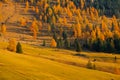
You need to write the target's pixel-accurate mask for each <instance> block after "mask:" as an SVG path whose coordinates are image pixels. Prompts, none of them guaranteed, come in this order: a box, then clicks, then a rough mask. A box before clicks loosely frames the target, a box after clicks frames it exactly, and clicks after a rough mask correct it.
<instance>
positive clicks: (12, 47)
mask: <svg viewBox="0 0 120 80" xmlns="http://www.w3.org/2000/svg"><path fill="white" fill-rule="evenodd" d="M7 48H8V50H10V51H14V52H15V51H16V39H15V38H11V39H10V40H9V45H8V47H7Z"/></svg>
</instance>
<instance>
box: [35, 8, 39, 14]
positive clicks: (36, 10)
mask: <svg viewBox="0 0 120 80" xmlns="http://www.w3.org/2000/svg"><path fill="white" fill-rule="evenodd" d="M35 12H36V13H37V14H38V13H39V8H38V6H36V7H35Z"/></svg>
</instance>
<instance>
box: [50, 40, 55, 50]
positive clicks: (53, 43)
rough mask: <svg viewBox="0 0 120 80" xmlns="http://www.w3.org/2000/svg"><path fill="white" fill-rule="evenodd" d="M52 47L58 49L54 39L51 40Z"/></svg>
mask: <svg viewBox="0 0 120 80" xmlns="http://www.w3.org/2000/svg"><path fill="white" fill-rule="evenodd" d="M50 46H51V47H53V48H55V47H57V42H56V41H55V40H54V38H53V39H52V40H51V45H50Z"/></svg>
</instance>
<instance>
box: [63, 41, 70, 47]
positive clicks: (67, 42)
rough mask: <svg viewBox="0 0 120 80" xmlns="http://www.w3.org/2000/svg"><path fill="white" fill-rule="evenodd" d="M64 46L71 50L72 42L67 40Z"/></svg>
mask: <svg viewBox="0 0 120 80" xmlns="http://www.w3.org/2000/svg"><path fill="white" fill-rule="evenodd" d="M64 46H65V48H66V49H69V48H70V42H69V41H68V39H66V40H65V42H64Z"/></svg>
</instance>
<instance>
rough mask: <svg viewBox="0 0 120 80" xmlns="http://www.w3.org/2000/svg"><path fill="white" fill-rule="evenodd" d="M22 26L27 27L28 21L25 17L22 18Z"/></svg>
mask: <svg viewBox="0 0 120 80" xmlns="http://www.w3.org/2000/svg"><path fill="white" fill-rule="evenodd" d="M20 25H21V26H22V27H24V26H26V25H27V20H26V19H25V18H24V17H22V18H21V19H20Z"/></svg>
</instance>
